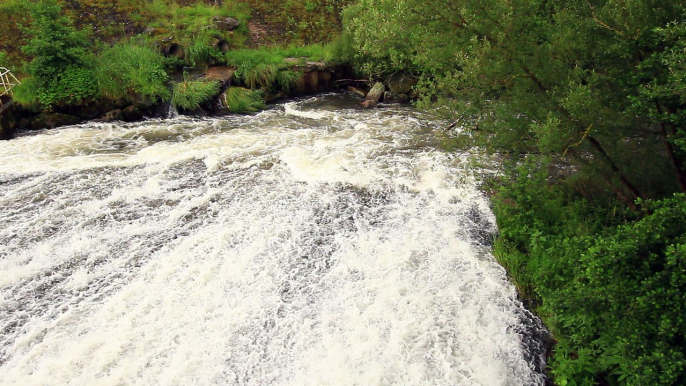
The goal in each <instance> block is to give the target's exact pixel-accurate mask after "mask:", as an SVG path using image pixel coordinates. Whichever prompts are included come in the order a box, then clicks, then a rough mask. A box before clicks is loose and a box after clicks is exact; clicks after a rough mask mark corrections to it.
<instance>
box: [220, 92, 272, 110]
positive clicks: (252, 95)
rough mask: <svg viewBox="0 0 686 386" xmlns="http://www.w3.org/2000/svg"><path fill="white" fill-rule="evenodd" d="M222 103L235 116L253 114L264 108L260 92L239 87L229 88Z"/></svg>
mask: <svg viewBox="0 0 686 386" xmlns="http://www.w3.org/2000/svg"><path fill="white" fill-rule="evenodd" d="M222 102H224V105H225V106H226V107H227V108H228V109H229V111H231V112H233V113H237V114H245V113H254V112H256V111H260V110H263V109H264V108H265V107H266V104H265V103H264V93H263V92H262V91H260V90H248V89H245V88H241V87H231V88H229V89H228V90H226V92H225V93H224V98H223V101H222Z"/></svg>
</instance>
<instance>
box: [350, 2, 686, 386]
mask: <svg viewBox="0 0 686 386" xmlns="http://www.w3.org/2000/svg"><path fill="white" fill-rule="evenodd" d="M345 23H346V30H347V34H348V35H349V36H351V37H352V39H353V42H354V46H355V47H356V48H357V50H358V53H357V55H356V57H355V59H356V61H357V63H358V65H359V67H360V68H361V70H362V71H364V72H365V74H366V75H368V76H370V77H372V78H376V79H380V80H385V79H386V78H387V77H389V76H390V75H392V74H393V73H396V72H402V73H409V74H412V75H416V76H418V77H420V78H421V82H420V84H419V85H418V86H417V88H418V90H419V91H421V93H422V99H421V100H420V102H419V104H420V105H422V106H426V107H435V108H438V109H439V111H440V112H441V113H442V114H444V116H445V117H446V118H448V119H450V120H452V121H454V122H455V123H456V124H455V125H454V126H455V127H456V128H458V130H454V131H451V132H450V133H449V135H448V142H449V143H450V144H451V145H452V146H481V147H482V148H483V149H485V150H489V151H491V152H494V153H497V154H499V155H500V156H501V157H502V158H503V159H506V160H509V161H511V162H510V163H509V164H511V165H513V166H511V167H510V169H509V172H507V173H506V174H505V176H504V177H502V178H500V179H499V181H498V182H497V183H496V184H495V186H494V189H495V190H496V191H498V195H497V197H496V200H495V201H496V203H497V204H496V212H497V217H498V223H499V227H500V230H501V235H500V238H499V240H498V244H497V249H496V253H497V255H498V258H499V259H500V260H501V261H502V262H503V265H504V266H506V268H507V269H508V271H509V272H510V274H511V275H512V277H513V279H514V280H515V281H516V283H517V285H518V287H519V288H520V291H521V293H522V294H524V295H525V296H527V297H528V298H529V300H530V301H531V302H532V304H533V305H534V306H535V307H536V308H537V311H538V312H539V314H541V315H542V316H543V317H544V319H545V320H546V322H547V324H548V326H549V327H550V328H551V330H552V331H553V332H554V334H555V337H556V339H557V340H558V344H557V346H556V347H555V356H554V358H553V360H552V363H551V367H552V373H553V374H554V375H555V377H556V382H557V383H558V384H560V385H567V384H577V385H586V384H595V383H603V384H608V383H609V384H630V385H678V384H684V383H686V370H685V365H686V361H685V359H684V355H685V354H686V351H685V350H686V349H685V348H684V347H685V346H686V339H685V337H686V328H685V326H684V321H683V317H682V314H684V311H686V302H685V299H684V296H683V295H682V294H683V292H684V291H685V290H686V282H685V281H684V280H685V279H684V274H685V271H684V266H685V265H686V262H685V259H686V256H685V254H684V242H685V236H684V234H685V233H686V217H685V216H684V214H685V213H684V209H685V207H686V198H685V197H684V196H683V195H679V194H677V195H674V194H675V193H677V192H686V173H685V170H686V140H685V139H686V137H685V135H686V133H685V132H684V124H685V123H686V120H685V118H686V115H685V114H686V113H685V108H686V97H685V95H686V93H685V91H686V71H685V69H686V50H685V48H686V43H685V42H686V39H685V38H686V3H684V2H664V1H658V0H637V1H621V0H591V1H587V0H578V1H577V0H572V1H556V0H553V1H550V0H534V1H530V0H514V1H513V0H489V1H482V0H458V1H446V0H428V1H418V0H406V1H394V0H374V1H372V0H360V1H358V2H357V3H356V5H354V6H352V7H350V8H349V9H347V11H346V13H345ZM524 160H526V162H524ZM523 162H524V163H523ZM518 165H519V166H518ZM521 165H524V168H523V169H522V168H521V167H522V166H521Z"/></svg>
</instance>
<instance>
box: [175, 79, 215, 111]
mask: <svg viewBox="0 0 686 386" xmlns="http://www.w3.org/2000/svg"><path fill="white" fill-rule="evenodd" d="M218 92H219V83H218V82H215V81H210V82H206V81H187V80H184V81H183V82H181V83H176V84H174V92H173V93H172V99H171V102H172V105H173V106H174V107H177V108H181V109H183V110H195V109H197V108H199V107H200V104H201V103H203V102H206V101H209V100H210V99H212V97H214V96H215V95H217V93H218Z"/></svg>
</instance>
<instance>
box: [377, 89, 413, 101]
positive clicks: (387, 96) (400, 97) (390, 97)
mask: <svg viewBox="0 0 686 386" xmlns="http://www.w3.org/2000/svg"><path fill="white" fill-rule="evenodd" d="M383 101H384V102H385V103H408V102H410V97H409V96H407V94H396V93H394V92H393V91H386V92H385V93H384V94H383Z"/></svg>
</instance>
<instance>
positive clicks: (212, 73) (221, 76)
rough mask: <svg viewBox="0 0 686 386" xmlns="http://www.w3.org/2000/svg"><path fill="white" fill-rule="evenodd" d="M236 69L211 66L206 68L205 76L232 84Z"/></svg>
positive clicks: (225, 83) (226, 84)
mask: <svg viewBox="0 0 686 386" xmlns="http://www.w3.org/2000/svg"><path fill="white" fill-rule="evenodd" d="M234 71H235V70H234V69H233V68H231V67H227V66H214V67H209V68H207V69H206V70H205V73H204V74H203V75H204V78H205V79H212V80H217V81H219V82H221V83H222V84H223V85H225V86H228V85H229V84H231V79H233V73H234Z"/></svg>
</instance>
